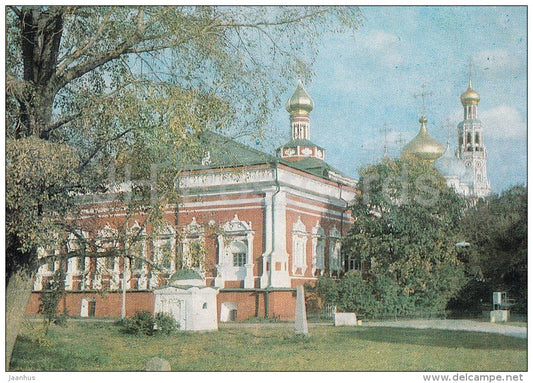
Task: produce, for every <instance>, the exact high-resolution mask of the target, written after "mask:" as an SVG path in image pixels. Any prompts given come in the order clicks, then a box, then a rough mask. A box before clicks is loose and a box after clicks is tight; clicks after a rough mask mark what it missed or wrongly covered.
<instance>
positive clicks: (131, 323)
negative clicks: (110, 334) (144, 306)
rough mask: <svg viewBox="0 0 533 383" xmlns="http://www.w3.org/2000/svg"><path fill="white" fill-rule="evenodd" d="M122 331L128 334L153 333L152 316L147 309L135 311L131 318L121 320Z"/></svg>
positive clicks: (153, 322)
mask: <svg viewBox="0 0 533 383" xmlns="http://www.w3.org/2000/svg"><path fill="white" fill-rule="evenodd" d="M123 324H124V331H125V332H126V333H128V334H137V335H141V334H142V335H153V333H154V324H155V321H154V317H153V316H152V314H150V313H149V312H148V311H137V312H136V313H135V315H133V317H132V318H126V319H125V320H124V321H123Z"/></svg>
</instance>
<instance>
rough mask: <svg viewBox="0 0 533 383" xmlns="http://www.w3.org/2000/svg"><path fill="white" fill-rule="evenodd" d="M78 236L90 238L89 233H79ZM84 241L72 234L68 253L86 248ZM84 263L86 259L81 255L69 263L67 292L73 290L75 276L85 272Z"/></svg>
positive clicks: (66, 282)
mask: <svg viewBox="0 0 533 383" xmlns="http://www.w3.org/2000/svg"><path fill="white" fill-rule="evenodd" d="M78 235H79V236H80V237H82V238H84V239H87V238H88V233H87V232H86V231H82V232H81V233H78ZM83 241H84V240H83V239H79V238H78V236H76V235H74V234H72V233H71V234H70V235H69V238H68V242H67V251H68V252H76V251H80V250H82V249H83V247H85V244H84V243H82V242H83ZM82 262H84V257H82V256H81V255H78V256H75V257H71V258H69V259H68V261H67V275H66V279H65V289H66V290H72V282H73V277H74V276H80V275H82V274H83V272H84V268H82V267H81V266H82Z"/></svg>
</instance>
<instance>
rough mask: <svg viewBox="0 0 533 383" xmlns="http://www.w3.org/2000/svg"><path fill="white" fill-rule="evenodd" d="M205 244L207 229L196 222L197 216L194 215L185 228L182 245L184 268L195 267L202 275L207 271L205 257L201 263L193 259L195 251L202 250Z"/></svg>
mask: <svg viewBox="0 0 533 383" xmlns="http://www.w3.org/2000/svg"><path fill="white" fill-rule="evenodd" d="M204 244H205V229H204V227H203V226H202V225H200V224H198V223H197V222H196V217H193V218H192V220H191V223H189V224H188V225H187V226H185V227H184V228H183V241H182V246H181V251H182V253H181V254H182V257H181V264H182V267H184V268H189V269H194V270H196V271H197V272H199V273H200V274H201V275H202V276H203V275H204V273H205V270H204V267H205V259H203V260H196V262H198V261H200V263H199V264H197V263H196V262H195V260H194V259H193V254H194V252H198V251H201V250H202V249H203V248H204Z"/></svg>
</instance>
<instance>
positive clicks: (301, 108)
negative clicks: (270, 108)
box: [285, 79, 313, 113]
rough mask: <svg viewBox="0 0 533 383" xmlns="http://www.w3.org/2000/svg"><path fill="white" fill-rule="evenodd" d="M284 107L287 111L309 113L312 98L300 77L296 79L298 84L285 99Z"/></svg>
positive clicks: (311, 107) (311, 108)
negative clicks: (287, 98)
mask: <svg viewBox="0 0 533 383" xmlns="http://www.w3.org/2000/svg"><path fill="white" fill-rule="evenodd" d="M285 108H286V109H287V112H289V113H309V112H310V111H312V110H313V100H312V99H311V97H309V95H308V94H307V92H306V91H305V89H304V86H303V85H302V81H301V80H300V79H298V86H297V87H296V90H295V91H294V93H293V94H292V96H291V98H289V100H288V101H287V104H286V105H285Z"/></svg>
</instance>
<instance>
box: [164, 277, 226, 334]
mask: <svg viewBox="0 0 533 383" xmlns="http://www.w3.org/2000/svg"><path fill="white" fill-rule="evenodd" d="M217 294H218V288H213V287H209V286H206V285H205V281H204V279H203V278H202V277H201V276H200V274H198V273H197V272H196V271H194V270H190V269H186V270H178V271H177V272H176V273H174V274H173V275H172V276H171V277H170V279H169V282H168V285H167V286H163V287H160V288H158V289H155V290H154V295H155V300H154V313H159V312H165V313H169V314H170V315H172V316H173V317H174V318H175V319H176V322H178V324H179V326H180V330H184V331H205V330H218V321H217Z"/></svg>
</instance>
